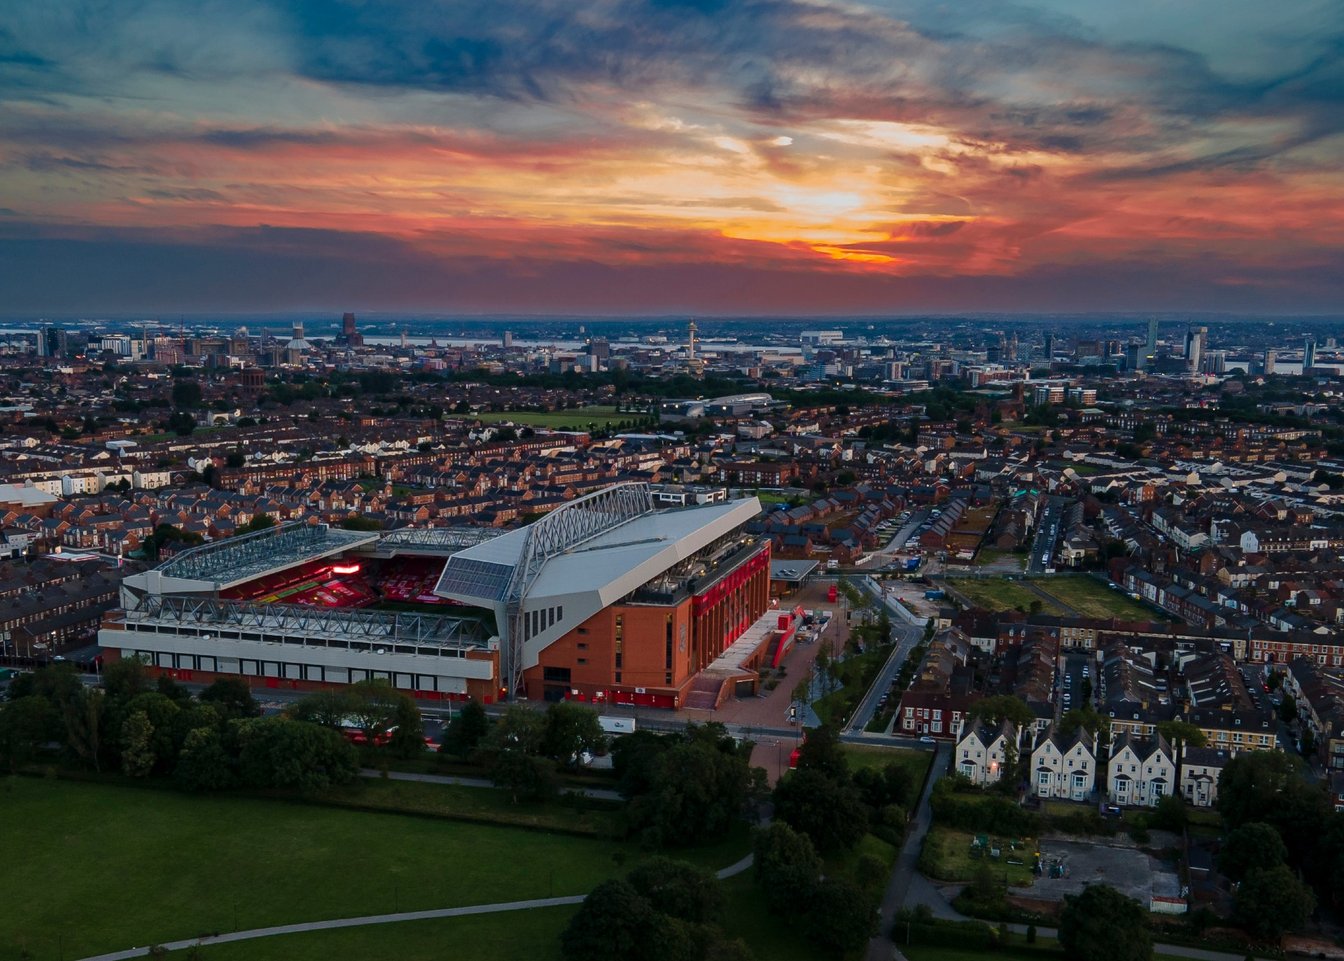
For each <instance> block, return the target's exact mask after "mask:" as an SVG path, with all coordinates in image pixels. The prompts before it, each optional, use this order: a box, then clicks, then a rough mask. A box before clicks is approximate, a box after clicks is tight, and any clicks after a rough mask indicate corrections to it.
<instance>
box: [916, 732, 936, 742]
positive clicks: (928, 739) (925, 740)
mask: <svg viewBox="0 0 1344 961" xmlns="http://www.w3.org/2000/svg"><path fill="white" fill-rule="evenodd" d="M919 743H920V744H937V743H938V742H937V741H935V740H934V739H933V738H931V737H929V735H927V734H925V735H924V736H923V737H921V738H920V739H919Z"/></svg>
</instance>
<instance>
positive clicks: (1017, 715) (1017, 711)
mask: <svg viewBox="0 0 1344 961" xmlns="http://www.w3.org/2000/svg"><path fill="white" fill-rule="evenodd" d="M971 713H972V714H974V715H975V716H976V717H978V718H980V719H981V720H982V721H984V722H985V723H986V724H987V725H989V726H990V727H998V726H999V725H1000V724H1002V723H1003V722H1004V721H1012V722H1013V724H1014V725H1015V726H1016V727H1017V729H1018V730H1021V729H1022V728H1024V727H1026V726H1027V725H1028V724H1031V723H1033V722H1034V721H1035V720H1036V715H1035V714H1033V713H1032V712H1031V708H1030V707H1028V706H1027V702H1026V701H1024V700H1022V699H1021V698H1020V697H1014V696H1013V695H1011V694H995V695H994V696H992V697H986V698H981V699H980V700H979V701H977V702H976V704H975V706H974V707H972V708H971Z"/></svg>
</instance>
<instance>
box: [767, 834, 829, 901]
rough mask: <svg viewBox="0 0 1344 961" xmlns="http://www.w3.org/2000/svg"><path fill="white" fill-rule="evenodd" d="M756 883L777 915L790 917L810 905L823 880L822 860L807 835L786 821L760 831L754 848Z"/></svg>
mask: <svg viewBox="0 0 1344 961" xmlns="http://www.w3.org/2000/svg"><path fill="white" fill-rule="evenodd" d="M752 850H753V852H754V854H755V861H754V865H755V870H756V880H757V882H758V883H759V884H760V887H761V891H762V893H763V894H764V895H765V903H766V906H767V907H768V908H769V910H770V911H771V912H772V913H774V914H787V913H789V912H792V911H796V910H797V909H798V905H800V904H806V903H808V901H809V900H810V898H811V896H812V889H813V888H814V887H816V884H817V879H818V878H819V877H820V876H821V858H820V857H818V856H817V851H816V848H814V847H813V846H812V841H811V840H810V839H809V838H808V837H807V835H806V834H800V833H798V832H797V831H795V830H794V829H793V828H791V827H789V826H788V825H787V824H785V823H784V822H782V821H775V822H774V823H772V824H771V825H770V826H769V827H766V828H761V829H758V830H757V831H756V836H755V839H754V841H753V844H752Z"/></svg>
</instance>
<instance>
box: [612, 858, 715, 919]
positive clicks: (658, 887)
mask: <svg viewBox="0 0 1344 961" xmlns="http://www.w3.org/2000/svg"><path fill="white" fill-rule="evenodd" d="M626 880H627V881H628V882H629V883H630V886H631V887H633V888H634V889H635V890H636V891H638V892H639V894H640V896H642V897H643V898H644V899H645V900H647V901H648V902H649V904H650V905H652V907H653V909H654V910H655V911H658V912H660V913H662V914H666V915H670V916H671V917H674V918H677V919H678V920H681V921H688V922H690V923H692V924H714V923H715V922H717V921H718V920H719V919H720V917H722V915H723V891H722V890H720V888H719V882H718V881H716V880H715V879H714V877H713V875H711V874H710V873H709V872H707V871H705V870H703V869H701V868H698V867H696V866H695V865H693V864H687V863H686V862H685V861H675V860H673V859H672V858H664V857H655V858H649V859H648V860H647V861H644V862H643V863H641V864H640V865H639V866H638V867H636V868H635V869H634V870H633V871H631V872H630V873H629V874H628V875H627V876H626Z"/></svg>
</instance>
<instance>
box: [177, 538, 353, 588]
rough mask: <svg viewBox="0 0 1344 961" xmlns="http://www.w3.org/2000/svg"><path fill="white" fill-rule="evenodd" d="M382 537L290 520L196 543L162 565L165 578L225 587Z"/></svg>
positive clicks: (337, 552)
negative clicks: (282, 524) (281, 523)
mask: <svg viewBox="0 0 1344 961" xmlns="http://www.w3.org/2000/svg"><path fill="white" fill-rule="evenodd" d="M378 537H379V535H378V534H377V533H376V532H374V533H370V532H368V531H347V530H341V529H340V528H337V527H330V526H328V525H326V524H317V525H310V524H305V523H295V524H285V525H284V526H282V527H272V528H268V529H266V530H261V531H256V532H255V533H252V534H245V535H243V536H242V537H229V538H226V539H224V540H219V541H211V542H210V543H208V544H202V545H200V546H199V547H193V548H190V549H188V550H185V551H183V552H182V553H180V554H176V555H174V556H173V557H172V558H171V559H169V560H167V561H165V562H164V563H162V564H160V565H159V566H158V568H156V570H157V571H158V572H159V573H160V574H161V575H162V576H163V577H164V578H176V579H180V580H187V581H200V582H204V583H206V584H210V585H212V586H213V587H214V589H215V590H222V589H224V588H227V587H232V586H233V585H235V584H242V583H244V582H246V581H250V580H252V579H253V578H256V577H260V576H261V575H263V574H269V573H271V572H272V571H280V570H284V569H285V568H287V567H294V566H296V565H298V564H303V563H306V562H307V561H315V560H320V559H321V558H323V557H329V556H330V555H332V554H339V553H340V552H342V551H348V550H350V549H351V548H354V547H361V546H363V545H365V544H371V543H373V542H374V541H376V540H378Z"/></svg>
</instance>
